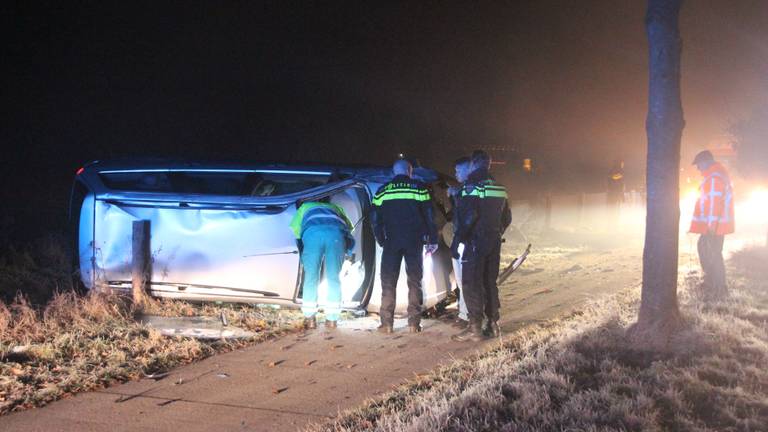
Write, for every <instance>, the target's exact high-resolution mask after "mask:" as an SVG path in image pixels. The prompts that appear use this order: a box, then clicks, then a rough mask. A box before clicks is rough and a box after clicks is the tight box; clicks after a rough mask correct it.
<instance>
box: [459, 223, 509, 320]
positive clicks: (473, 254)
mask: <svg viewBox="0 0 768 432" xmlns="http://www.w3.org/2000/svg"><path fill="white" fill-rule="evenodd" d="M500 255H501V239H500V238H498V237H496V238H492V239H477V240H472V241H471V242H470V244H468V245H465V246H464V253H463V254H462V256H461V272H462V274H461V280H462V291H463V292H462V294H463V295H464V298H465V301H466V303H467V311H469V320H470V322H482V321H483V317H485V318H488V320H489V321H498V320H499V287H498V286H496V279H497V278H498V277H499V263H500V260H501V257H500Z"/></svg>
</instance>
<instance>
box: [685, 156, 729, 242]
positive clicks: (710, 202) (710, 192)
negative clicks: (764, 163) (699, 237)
mask: <svg viewBox="0 0 768 432" xmlns="http://www.w3.org/2000/svg"><path fill="white" fill-rule="evenodd" d="M703 175H704V180H703V181H702V182H701V186H699V199H698V200H697V201H696V207H695V208H694V209H693V220H691V229H690V230H689V232H691V233H695V234H707V233H709V234H716V235H725V234H731V233H732V232H733V231H734V230H735V221H734V213H733V188H732V187H731V179H730V177H729V176H728V171H726V170H725V167H723V166H722V165H720V164H719V163H717V162H715V163H713V164H712V165H711V166H710V167H709V168H707V170H706V171H704V173H703Z"/></svg>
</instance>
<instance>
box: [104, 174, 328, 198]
mask: <svg viewBox="0 0 768 432" xmlns="http://www.w3.org/2000/svg"><path fill="white" fill-rule="evenodd" d="M99 177H100V178H101V181H102V182H103V183H104V185H105V186H106V187H108V188H110V189H112V190H117V191H135V192H160V193H171V194H203V195H226V196H252V197H268V196H279V195H288V194H292V193H296V192H301V191H304V190H307V189H311V188H314V187H317V186H320V185H323V184H325V183H327V182H328V179H329V177H330V176H329V174H326V173H317V172H315V173H302V172H279V171H268V170H264V171H259V170H247V171H246V170H238V171H226V170H222V171H212V170H146V171H141V170H130V171H107V172H101V173H99Z"/></svg>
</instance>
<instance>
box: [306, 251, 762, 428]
mask: <svg viewBox="0 0 768 432" xmlns="http://www.w3.org/2000/svg"><path fill="white" fill-rule="evenodd" d="M766 262H768V251H766V250H765V249H753V250H749V251H745V252H741V253H738V254H736V255H735V256H734V257H733V259H732V260H731V261H730V267H729V269H730V275H729V277H730V279H731V281H732V286H731V296H730V297H729V298H728V299H726V300H721V301H709V302H705V301H702V300H701V299H699V298H698V297H697V291H696V290H695V289H691V288H692V287H693V286H694V285H695V283H696V281H697V278H695V277H689V278H687V280H686V282H685V283H684V284H683V286H681V290H680V303H681V311H682V313H683V316H684V317H685V320H686V325H685V328H684V329H683V330H681V331H680V332H679V333H678V334H677V335H676V336H675V340H674V343H673V344H672V345H671V348H670V349H668V350H666V351H648V350H644V349H640V348H638V347H635V346H632V345H631V344H630V343H629V342H628V339H627V337H626V329H627V328H628V326H629V325H630V324H632V323H633V322H634V320H635V319H636V314H637V308H638V299H639V290H638V289H636V288H635V289H632V290H629V291H625V292H622V293H620V294H617V295H615V296H612V297H610V298H607V299H604V300H601V301H599V302H596V303H593V304H591V305H589V306H588V307H586V308H584V309H583V310H582V311H580V313H578V314H576V315H574V316H571V317H568V318H566V319H563V320H560V321H553V322H550V323H548V324H545V325H541V326H538V327H534V328H529V329H526V330H525V331H524V332H519V333H516V334H515V335H512V336H511V338H509V339H507V340H506V341H505V343H504V344H503V345H499V346H497V347H495V349H492V350H491V351H490V352H487V353H485V354H482V355H480V356H477V357H474V358H470V359H466V360H463V361H457V362H455V363H453V364H451V365H449V366H446V367H442V368H440V369H437V370H436V371H434V372H433V373H431V374H430V375H427V376H423V377H420V378H418V379H416V380H415V381H413V382H410V383H408V384H406V385H404V386H402V387H401V388H399V389H397V390H395V391H393V392H391V393H389V394H388V395H386V396H384V397H383V398H382V399H377V400H372V401H369V402H368V403H366V404H365V405H364V406H362V407H360V408H358V409H355V410H352V411H349V412H346V413H342V414H340V415H339V416H338V417H337V418H336V419H334V420H333V421H331V422H329V423H325V424H321V425H315V426H312V427H311V428H310V429H309V430H311V431H337V432H341V431H343V432H346V431H361V430H370V431H570V430H586V431H648V430H651V431H653V430H671V431H708V430H711V431H715V430H717V431H721V430H725V431H758V430H766V425H768V370H766V367H765V365H766V364H768V277H766V276H768V269H766V266H765V263H766Z"/></svg>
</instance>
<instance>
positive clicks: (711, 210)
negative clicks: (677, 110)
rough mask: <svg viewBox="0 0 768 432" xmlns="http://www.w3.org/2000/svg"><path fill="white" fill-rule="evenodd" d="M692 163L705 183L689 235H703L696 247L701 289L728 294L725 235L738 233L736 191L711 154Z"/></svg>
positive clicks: (725, 171)
mask: <svg viewBox="0 0 768 432" xmlns="http://www.w3.org/2000/svg"><path fill="white" fill-rule="evenodd" d="M693 164H694V165H696V168H698V170H699V171H700V172H701V175H702V176H703V177H704V180H703V181H702V182H701V186H700V188H699V199H698V200H697V201H696V207H695V208H694V209H693V219H692V220H691V228H690V230H689V232H691V233H694V234H701V236H700V237H699V242H698V245H697V246H698V252H699V261H700V262H701V270H702V272H703V273H704V282H703V284H702V288H703V289H704V290H705V292H707V293H709V294H714V295H718V296H721V295H724V294H726V292H727V286H726V282H725V263H724V261H723V242H724V240H725V235H726V234H731V233H733V232H734V230H735V219H734V211H733V210H734V203H733V188H732V187H731V179H730V177H729V175H728V171H727V170H726V169H725V167H724V166H723V165H722V164H720V163H718V162H717V161H715V158H714V157H713V156H712V153H711V152H709V151H707V150H704V151H702V152H700V153H699V154H697V155H696V157H695V158H694V160H693Z"/></svg>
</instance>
